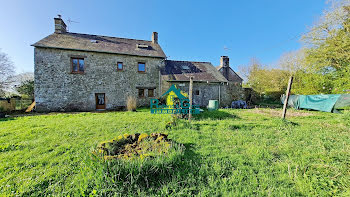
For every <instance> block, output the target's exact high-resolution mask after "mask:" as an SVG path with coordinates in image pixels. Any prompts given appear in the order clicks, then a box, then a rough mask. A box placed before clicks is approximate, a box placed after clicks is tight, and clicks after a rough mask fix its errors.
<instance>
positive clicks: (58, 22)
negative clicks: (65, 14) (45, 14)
mask: <svg viewBox="0 0 350 197" xmlns="http://www.w3.org/2000/svg"><path fill="white" fill-rule="evenodd" d="M54 20H55V33H66V32H67V29H66V28H67V25H66V23H64V21H63V20H62V18H61V15H57V17H56V18H54Z"/></svg>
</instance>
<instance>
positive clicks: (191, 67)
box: [161, 60, 228, 82]
mask: <svg viewBox="0 0 350 197" xmlns="http://www.w3.org/2000/svg"><path fill="white" fill-rule="evenodd" d="M161 74H162V77H163V79H164V80H166V81H190V77H191V76H193V81H199V82H228V81H227V80H226V78H225V77H224V76H223V75H222V74H221V73H220V72H219V71H218V70H216V68H215V67H214V66H213V65H212V64H211V63H210V62H192V61H175V60H165V66H164V67H163V68H162V69H161Z"/></svg>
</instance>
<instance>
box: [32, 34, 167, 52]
mask: <svg viewBox="0 0 350 197" xmlns="http://www.w3.org/2000/svg"><path fill="white" fill-rule="evenodd" d="M137 45H148V47H147V48H144V47H145V46H143V47H140V48H139V47H137ZM32 46H35V47H44V48H57V49H69V50H81V51H93V52H104V53H115V54H125V55H136V56H146V57H161V58H165V57H166V56H165V54H164V52H163V50H162V48H161V47H160V46H159V44H154V43H152V41H147V40H136V39H127V38H117V37H109V36H99V35H90V34H80V33H71V32H66V33H53V34H51V35H49V36H47V37H45V38H43V39H42V40H40V41H38V42H36V43H35V44H33V45H32Z"/></svg>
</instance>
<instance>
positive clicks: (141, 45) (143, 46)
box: [137, 44, 148, 49]
mask: <svg viewBox="0 0 350 197" xmlns="http://www.w3.org/2000/svg"><path fill="white" fill-rule="evenodd" d="M137 48H140V49H148V45H146V44H137Z"/></svg>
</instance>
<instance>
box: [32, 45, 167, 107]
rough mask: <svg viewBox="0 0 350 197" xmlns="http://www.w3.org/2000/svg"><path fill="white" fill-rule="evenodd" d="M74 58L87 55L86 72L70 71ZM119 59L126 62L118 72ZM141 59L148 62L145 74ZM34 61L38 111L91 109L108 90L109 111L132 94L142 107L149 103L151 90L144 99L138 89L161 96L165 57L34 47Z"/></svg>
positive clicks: (124, 103) (123, 102)
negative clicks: (160, 77)
mask: <svg viewBox="0 0 350 197" xmlns="http://www.w3.org/2000/svg"><path fill="white" fill-rule="evenodd" d="M71 57H84V61H85V71H84V73H83V74H72V73H71ZM117 62H123V71H117V67H116V64H117ZM138 62H145V63H146V72H145V73H139V72H138V70H137V67H138ZM34 63H35V79H34V83H35V90H34V92H35V101H36V110H37V111H92V110H95V109H96V101H95V93H105V96H106V109H107V110H114V109H117V108H118V107H122V106H125V105H126V98H127V96H129V95H130V96H134V97H136V98H137V101H138V105H139V106H144V105H148V104H149V100H150V98H149V97H148V95H147V93H148V91H147V90H145V98H138V89H137V88H155V90H154V95H155V97H157V96H158V94H159V66H161V64H162V63H163V59H162V58H152V57H138V56H128V55H116V54H107V53H96V52H82V51H73V50H59V49H48V48H35V49H34Z"/></svg>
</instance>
